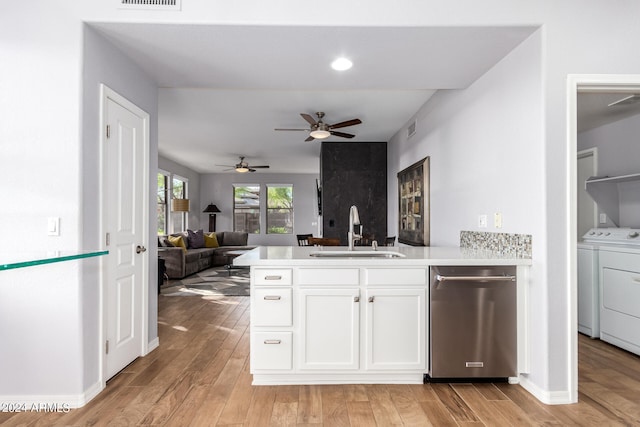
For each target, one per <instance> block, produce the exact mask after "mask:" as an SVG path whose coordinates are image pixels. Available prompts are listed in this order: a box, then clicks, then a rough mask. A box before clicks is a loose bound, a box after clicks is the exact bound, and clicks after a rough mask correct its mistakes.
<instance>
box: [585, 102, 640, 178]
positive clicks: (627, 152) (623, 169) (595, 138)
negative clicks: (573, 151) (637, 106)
mask: <svg viewBox="0 0 640 427" xmlns="http://www.w3.org/2000/svg"><path fill="white" fill-rule="evenodd" d="M593 147H598V175H602V176H605V175H608V176H616V175H629V174H633V173H640V160H639V159H640V115H636V116H632V117H628V118H626V119H623V120H618V121H617V122H613V123H609V124H606V125H604V126H600V127H597V128H594V129H590V130H588V131H584V132H581V133H579V134H578V150H586V149H588V148H593Z"/></svg>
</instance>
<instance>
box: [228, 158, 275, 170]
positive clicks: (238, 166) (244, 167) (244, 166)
mask: <svg viewBox="0 0 640 427" xmlns="http://www.w3.org/2000/svg"><path fill="white" fill-rule="evenodd" d="M216 166H226V167H228V168H229V169H225V171H230V170H235V171H236V172H239V173H245V172H255V171H256V169H267V168H269V165H261V166H250V165H249V163H247V162H245V161H244V156H240V163H236V164H235V165H233V166H230V165H216Z"/></svg>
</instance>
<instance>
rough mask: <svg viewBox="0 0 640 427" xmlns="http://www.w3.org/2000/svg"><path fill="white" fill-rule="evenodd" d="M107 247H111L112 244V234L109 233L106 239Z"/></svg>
mask: <svg viewBox="0 0 640 427" xmlns="http://www.w3.org/2000/svg"><path fill="white" fill-rule="evenodd" d="M104 243H105V245H107V246H109V245H110V244H111V233H107V235H106V236H105V239H104Z"/></svg>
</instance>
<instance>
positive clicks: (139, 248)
mask: <svg viewBox="0 0 640 427" xmlns="http://www.w3.org/2000/svg"><path fill="white" fill-rule="evenodd" d="M142 252H147V248H145V247H144V246H140V245H138V246H136V253H137V254H140V253H142Z"/></svg>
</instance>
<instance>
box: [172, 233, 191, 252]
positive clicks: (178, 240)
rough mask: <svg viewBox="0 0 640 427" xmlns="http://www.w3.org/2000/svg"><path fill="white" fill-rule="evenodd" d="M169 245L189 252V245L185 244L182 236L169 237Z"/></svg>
mask: <svg viewBox="0 0 640 427" xmlns="http://www.w3.org/2000/svg"><path fill="white" fill-rule="evenodd" d="M169 243H171V244H172V245H173V246H175V247H178V248H182V250H183V251H185V252H187V245H186V244H185V243H184V239H183V238H182V236H169Z"/></svg>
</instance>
